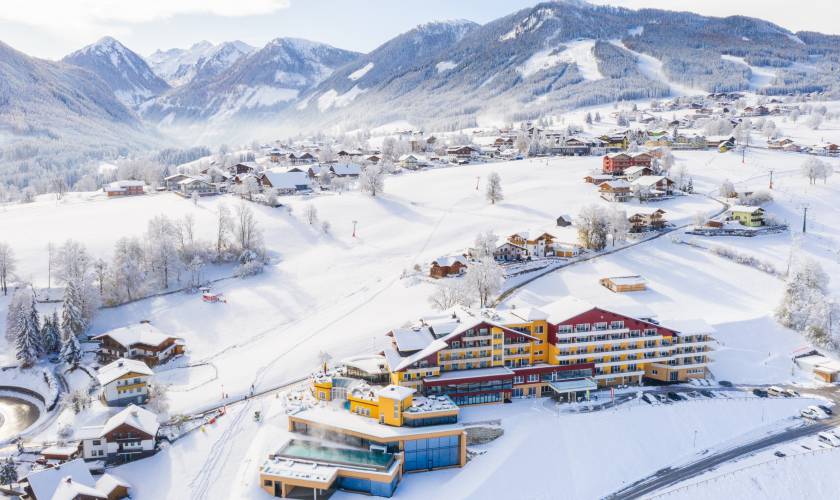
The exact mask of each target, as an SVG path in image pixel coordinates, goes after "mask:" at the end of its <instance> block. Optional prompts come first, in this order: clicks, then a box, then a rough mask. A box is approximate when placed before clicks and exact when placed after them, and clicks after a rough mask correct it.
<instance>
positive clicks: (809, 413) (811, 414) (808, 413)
mask: <svg viewBox="0 0 840 500" xmlns="http://www.w3.org/2000/svg"><path fill="white" fill-rule="evenodd" d="M799 414H800V415H802V416H803V417H804V418H810V419H812V420H819V419H821V418H826V417H827V415H826V414H825V413H823V412H822V410H820V409H819V408H817V407H816V406H809V407H807V408H802V409H801V410H799Z"/></svg>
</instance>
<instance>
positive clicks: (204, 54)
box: [146, 40, 256, 87]
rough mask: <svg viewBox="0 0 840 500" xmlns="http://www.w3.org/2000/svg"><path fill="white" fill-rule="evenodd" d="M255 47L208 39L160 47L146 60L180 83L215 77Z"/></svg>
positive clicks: (174, 82)
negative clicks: (180, 46) (179, 47)
mask: <svg viewBox="0 0 840 500" xmlns="http://www.w3.org/2000/svg"><path fill="white" fill-rule="evenodd" d="M255 50H256V48H254V47H252V46H250V45H248V44H247V43H245V42H240V41H239V40H235V41H232V42H223V43H220V44H218V45H213V44H212V43H210V42H208V41H206V40H205V41H201V42H198V43H196V44H194V45H193V46H192V47H190V48H188V49H169V50H166V51H163V50H158V51H156V52H154V53H153V54H152V55H150V56H149V57H147V58H146V61H147V62H148V63H149V66H150V67H151V68H152V71H154V72H155V74H157V75H158V76H159V77H161V78H163V79H164V80H166V81H167V82H168V83H169V84H170V85H172V86H173V87H177V86H180V85H185V84H187V83H189V82H190V81H192V80H193V79H194V78H199V79H209V78H212V77H214V76H216V75H218V74H219V73H220V72H222V71H224V70H226V69H228V68H230V67H231V66H233V65H234V64H236V62H237V61H239V60H240V59H241V58H243V57H245V56H247V55H249V54H251V53H253V52H254V51H255Z"/></svg>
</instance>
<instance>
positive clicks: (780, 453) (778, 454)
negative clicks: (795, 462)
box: [773, 450, 787, 458]
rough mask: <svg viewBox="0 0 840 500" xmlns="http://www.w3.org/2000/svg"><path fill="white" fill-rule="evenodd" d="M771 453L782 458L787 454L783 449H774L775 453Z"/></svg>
mask: <svg viewBox="0 0 840 500" xmlns="http://www.w3.org/2000/svg"><path fill="white" fill-rule="evenodd" d="M773 454H774V455H776V456H777V457H779V458H782V457H786V456H787V455H786V454H785V453H784V452H783V451H780V450H777V451H776V452H775V453H773Z"/></svg>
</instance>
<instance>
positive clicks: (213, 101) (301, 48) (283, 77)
mask: <svg viewBox="0 0 840 500" xmlns="http://www.w3.org/2000/svg"><path fill="white" fill-rule="evenodd" d="M357 57H359V54H358V53H356V52H350V51H347V50H342V49H337V48H335V47H331V46H329V45H325V44H321V43H316V42H310V41H307V40H300V39H291V38H278V39H275V40H272V41H271V42H269V43H268V44H267V45H266V46H265V47H263V48H262V49H260V50H258V51H256V52H254V53H253V54H251V55H249V56H247V57H243V58H241V59H240V60H239V61H238V62H236V63H235V64H234V65H233V66H231V67H230V68H229V69H228V70H226V71H222V72H220V73H217V74H216V75H215V76H212V77H209V78H198V77H195V78H193V79H192V80H191V81H190V83H188V84H186V85H183V86H181V87H178V88H175V89H172V90H171V91H170V92H168V93H166V94H164V95H162V96H161V97H159V98H157V99H155V100H154V101H150V102H148V103H146V104H145V105H144V106H143V107H142V113H143V116H144V117H146V118H148V119H151V120H155V121H159V120H163V119H166V120H167V122H168V123H173V122H177V121H183V120H187V121H189V120H194V119H206V118H209V117H212V116H217V117H230V116H234V115H239V114H252V115H253V114H259V113H262V112H266V111H272V110H274V111H276V110H278V109H281V108H282V107H284V106H285V105H287V104H288V103H289V102H291V101H293V100H295V99H296V98H297V97H298V95H300V94H301V93H302V92H305V91H307V90H309V89H310V88H312V87H313V86H314V85H317V84H318V83H319V82H321V81H322V80H324V79H325V78H326V77H328V76H329V75H330V74H331V73H332V72H333V71H335V70H336V68H340V67H342V66H344V65H345V64H347V63H348V62H350V61H352V60H354V59H356V58H357Z"/></svg>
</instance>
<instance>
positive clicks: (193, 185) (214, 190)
mask: <svg viewBox="0 0 840 500" xmlns="http://www.w3.org/2000/svg"><path fill="white" fill-rule="evenodd" d="M194 193H198V195H199V196H212V195H215V194H219V188H218V187H217V186H216V185H215V184H213V183H212V182H210V180H209V179H207V178H200V177H188V178H186V179H184V180H182V181H180V182H179V183H178V194H180V195H182V196H187V197H190V196H192V195H193V194H194Z"/></svg>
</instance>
